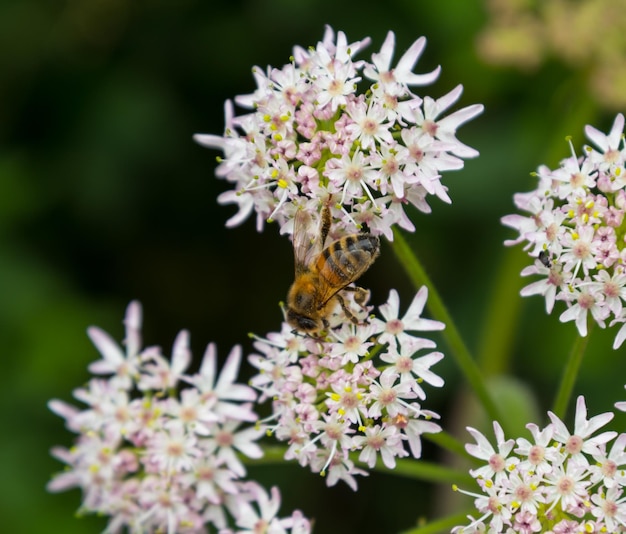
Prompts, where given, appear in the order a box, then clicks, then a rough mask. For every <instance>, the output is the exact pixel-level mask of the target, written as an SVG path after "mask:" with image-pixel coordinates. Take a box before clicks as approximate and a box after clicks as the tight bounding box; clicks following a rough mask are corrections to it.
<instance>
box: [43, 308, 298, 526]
mask: <svg viewBox="0 0 626 534" xmlns="http://www.w3.org/2000/svg"><path fill="white" fill-rule="evenodd" d="M125 324H126V346H127V350H126V357H124V356H123V352H122V351H121V349H120V348H119V347H118V346H117V345H116V344H115V342H114V341H113V340H112V339H111V338H110V336H109V335H108V334H106V333H105V332H103V331H102V330H100V329H98V328H93V327H92V328H90V329H89V335H90V337H91V338H92V340H93V341H94V343H95V345H96V347H97V348H98V349H99V350H100V352H101V354H102V357H103V359H102V360H100V361H98V362H96V363H94V364H92V365H91V366H90V369H91V370H92V371H93V372H97V373H98V374H108V375H110V376H109V377H108V379H101V378H92V379H91V380H90V381H89V382H88V384H87V385H86V386H85V387H83V388H79V389H77V390H76V391H75V392H74V396H75V397H76V398H77V399H78V400H79V401H81V402H82V403H84V404H86V405H87V408H85V409H83V410H80V409H79V408H76V407H74V406H71V405H69V404H66V403H65V402H62V401H59V400H52V401H50V404H49V406H50V409H51V410H52V411H53V412H55V413H57V414H58V415H60V416H61V417H63V418H64V419H65V421H66V425H67V427H68V429H69V430H71V431H72V432H74V433H76V434H78V437H77V439H76V441H75V443H74V445H73V446H72V448H70V449H66V448H62V447H56V448H54V449H53V451H52V453H53V455H54V456H55V457H56V458H58V459H59V460H61V461H62V462H64V463H65V464H67V470H66V471H64V472H63V473H61V474H59V475H57V476H56V477H54V478H53V480H52V481H51V482H50V483H49V484H48V489H49V490H50V491H62V490H66V489H69V488H72V487H78V488H80V489H81V490H82V491H83V503H82V507H81V511H83V512H85V513H97V514H101V515H104V516H107V517H109V519H110V520H109V524H108V527H107V529H106V532H120V531H122V530H123V529H127V530H128V531H129V532H133V533H142V532H157V531H158V532H167V533H168V534H173V533H175V532H189V533H195V532H197V533H202V532H206V529H207V528H208V527H213V528H216V529H220V530H223V529H226V528H228V527H229V526H236V527H239V528H241V529H244V530H245V529H246V528H248V526H249V524H250V521H252V520H253V519H254V518H256V520H257V522H258V521H259V520H261V519H259V518H258V517H257V515H255V514H256V512H255V508H257V507H258V508H259V509H260V510H261V514H262V521H264V522H265V525H266V526H267V527H268V528H270V530H268V532H269V531H272V532H274V531H276V532H292V530H291V529H294V530H293V532H294V533H295V532H298V533H306V532H309V531H310V524H309V522H308V520H306V519H305V518H304V517H302V515H301V514H300V513H299V512H295V513H294V514H293V516H292V517H289V518H286V519H279V518H277V517H275V515H276V512H277V511H278V503H279V496H278V490H277V489H276V488H273V489H272V499H271V501H270V500H268V497H267V494H266V493H265V491H264V490H263V489H262V488H261V487H260V486H259V485H258V484H256V483H255V482H252V481H246V480H244V479H243V477H244V476H245V474H246V470H245V467H244V465H243V463H242V460H241V457H242V456H247V457H249V458H259V457H261V456H262V455H263V451H262V450H261V448H260V447H259V445H258V444H257V443H256V442H257V440H258V439H259V437H261V436H262V435H263V433H264V430H263V429H262V428H256V427H254V426H247V427H244V426H242V425H244V424H246V423H247V422H253V421H256V419H257V416H256V414H255V413H254V411H253V410H252V404H253V402H254V401H255V400H256V393H255V392H254V390H253V389H252V388H250V387H248V386H245V385H242V384H236V383H235V380H236V376H237V373H238V371H239V365H240V362H241V349H240V348H239V347H235V348H234V349H233V350H232V351H231V353H230V355H229V356H228V358H227V360H226V362H225V364H224V367H223V368H222V371H221V373H220V374H219V376H216V375H217V373H216V362H215V358H216V356H215V347H214V346H213V345H209V348H208V349H207V352H206V353H205V356H204V360H203V362H202V365H201V367H200V370H199V372H198V373H196V374H192V375H189V374H186V371H187V368H188V366H189V364H190V361H191V353H190V351H189V346H188V342H189V336H188V334H187V332H185V331H183V332H181V333H180V334H179V335H178V337H177V338H176V341H175V343H174V350H173V356H172V358H171V360H170V359H168V358H166V357H165V356H163V355H162V353H161V350H160V349H159V348H158V347H148V348H144V349H142V348H141V339H140V330H141V307H140V305H139V303H138V302H132V303H131V304H130V305H129V307H128V310H127V314H126V320H125ZM270 503H271V506H269V504H270ZM272 528H274V529H279V530H271V529H272ZM296 529H297V530H296ZM238 531H240V530H238ZM230 532H235V530H231V531H230Z"/></svg>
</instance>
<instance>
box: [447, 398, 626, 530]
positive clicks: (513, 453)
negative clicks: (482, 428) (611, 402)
mask: <svg viewBox="0 0 626 534" xmlns="http://www.w3.org/2000/svg"><path fill="white" fill-rule="evenodd" d="M548 415H549V417H550V420H551V423H550V424H548V425H547V426H546V427H545V428H543V429H540V428H539V427H538V426H537V425H534V424H529V425H527V428H528V430H529V431H530V433H531V435H532V441H529V440H527V439H526V438H518V439H517V440H513V439H508V440H507V439H505V437H504V432H503V431H502V428H501V427H500V425H499V424H498V423H497V422H494V425H493V427H494V431H495V437H496V442H497V443H496V446H495V447H494V446H493V445H491V444H490V443H489V440H488V439H487V438H486V437H485V436H484V435H483V434H481V433H480V432H479V431H478V430H476V429H473V428H468V431H469V432H470V434H472V436H473V438H474V439H475V440H476V444H471V445H470V444H468V445H466V449H467V451H468V452H469V453H470V454H471V455H472V456H474V457H476V458H478V459H479V460H481V461H484V462H485V465H483V466H481V467H479V468H477V469H475V470H470V474H471V475H472V476H473V477H474V478H475V479H476V482H477V483H478V485H479V486H480V489H481V490H482V492H483V493H482V494H474V493H470V492H467V491H462V490H459V489H458V488H456V487H455V489H457V490H458V491H462V492H463V493H465V494H467V495H470V496H473V497H475V501H474V504H475V506H476V509H477V510H478V511H479V513H480V514H481V515H480V517H478V518H474V517H471V516H470V517H469V519H470V521H471V522H470V524H469V525H467V526H459V527H455V528H454V529H453V530H452V532H453V533H455V534H473V533H478V532H490V533H494V534H496V533H499V532H504V533H521V534H532V533H534V532H543V533H546V534H570V533H575V532H614V533H617V532H626V494H625V493H624V489H625V484H626V475H625V473H624V469H625V468H626V451H625V450H624V448H625V447H626V434H620V435H619V436H618V437H617V439H615V441H613V444H612V446H611V448H610V449H608V448H607V444H608V443H609V442H610V441H611V440H613V439H614V438H615V437H616V436H617V433H616V432H612V431H606V432H602V433H600V434H597V435H595V434H596V432H597V431H598V430H599V429H600V428H602V427H603V426H604V425H606V424H607V423H608V422H609V421H610V420H611V419H612V418H613V413H612V412H606V413H603V414H600V415H596V416H594V417H591V418H590V419H587V408H586V405H585V399H584V397H582V396H581V397H579V398H578V402H577V405H576V417H575V426H574V432H573V433H570V432H569V430H568V429H567V427H566V426H565V424H564V423H563V422H562V421H561V420H560V419H559V418H558V417H557V416H556V415H555V414H553V413H551V412H548Z"/></svg>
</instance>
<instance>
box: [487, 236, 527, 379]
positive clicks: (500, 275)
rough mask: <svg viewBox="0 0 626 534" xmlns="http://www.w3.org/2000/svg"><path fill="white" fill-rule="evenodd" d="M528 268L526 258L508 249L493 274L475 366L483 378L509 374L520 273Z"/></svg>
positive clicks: (516, 325) (520, 253)
mask: <svg viewBox="0 0 626 534" xmlns="http://www.w3.org/2000/svg"><path fill="white" fill-rule="evenodd" d="M526 265H528V255H527V254H526V253H523V252H521V251H520V250H518V249H517V248H515V249H512V248H507V249H506V250H505V251H504V253H503V254H502V257H501V260H500V262H499V269H497V270H496V272H495V274H494V275H493V280H494V283H493V287H492V290H491V294H490V296H489V300H488V305H487V307H486V312H485V319H484V321H483V328H482V333H481V336H480V342H479V343H478V351H477V352H476V354H477V358H478V363H479V365H480V368H481V369H482V370H483V372H484V373H485V375H486V376H497V375H502V374H506V373H507V372H509V371H510V360H511V356H512V355H513V352H514V351H513V350H512V347H513V344H514V343H515V338H516V333H517V331H518V329H519V316H520V312H521V309H522V302H523V300H522V299H521V298H520V295H519V291H520V289H522V287H524V283H526V282H525V280H524V279H523V278H522V277H521V276H520V271H521V270H522V269H523V268H524V267H525V266H526Z"/></svg>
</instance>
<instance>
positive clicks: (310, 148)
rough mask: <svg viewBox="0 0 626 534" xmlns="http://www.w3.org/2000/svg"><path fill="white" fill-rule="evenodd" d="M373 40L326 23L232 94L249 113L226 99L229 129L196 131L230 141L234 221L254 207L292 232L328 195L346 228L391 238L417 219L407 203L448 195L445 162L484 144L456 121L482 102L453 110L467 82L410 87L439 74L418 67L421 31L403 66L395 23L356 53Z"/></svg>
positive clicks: (223, 173) (223, 162) (227, 156)
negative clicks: (373, 43) (419, 90)
mask: <svg viewBox="0 0 626 534" xmlns="http://www.w3.org/2000/svg"><path fill="white" fill-rule="evenodd" d="M369 42H370V39H369V38H366V39H363V40H361V41H356V42H354V43H348V41H347V38H346V36H345V35H344V33H343V32H338V33H337V35H336V36H335V33H334V31H333V30H332V29H331V28H330V27H327V29H326V33H325V35H324V38H323V40H322V41H321V42H319V43H317V45H316V46H315V47H314V48H313V47H311V48H309V49H306V50H305V49H303V48H300V47H295V48H294V51H293V56H292V61H291V62H290V63H288V64H287V65H284V66H283V67H281V68H272V67H268V68H267V70H266V71H265V72H264V71H263V70H262V69H260V68H258V67H255V68H254V70H253V74H254V77H255V80H256V83H257V89H256V91H255V92H254V93H252V94H250V95H245V96H238V97H236V98H235V102H236V103H237V104H238V105H240V106H241V107H243V108H247V109H252V110H253V111H252V112H251V113H248V114H245V115H241V116H235V114H234V109H233V104H232V102H230V101H227V102H226V129H225V133H224V135H223V136H217V135H205V134H198V135H196V136H195V139H196V141H197V142H198V143H200V144H202V145H204V146H207V147H211V148H217V149H219V150H221V151H223V153H224V156H223V158H220V159H219V162H220V163H219V166H218V168H217V171H216V174H217V176H218V177H220V178H224V179H225V180H227V181H228V182H231V183H232V184H233V185H234V188H233V189H232V190H230V191H227V192H225V193H223V194H222V195H221V196H220V197H219V199H218V200H219V201H220V202H221V203H234V204H237V205H238V207H239V211H238V212H237V214H236V215H234V216H233V217H232V218H231V219H230V220H229V221H228V222H227V226H235V225H237V224H239V223H241V222H242V221H243V220H245V219H246V218H247V217H248V216H249V215H250V214H251V213H252V212H253V211H255V212H256V214H257V229H258V230H259V231H260V230H262V228H263V225H264V222H265V221H266V220H275V221H277V222H278V223H279V225H280V227H281V232H282V233H290V232H291V226H290V224H289V223H290V221H291V220H292V218H293V216H294V213H295V211H296V209H298V208H304V209H307V210H309V211H312V212H315V211H319V207H320V206H321V204H322V203H323V202H325V201H326V199H327V198H328V197H331V198H332V200H333V204H335V206H336V207H337V209H338V211H339V213H338V214H337V220H336V226H337V228H338V233H339V234H346V233H353V232H354V231H355V229H356V228H357V227H360V226H361V225H362V224H364V223H367V225H368V227H369V228H370V231H371V232H372V233H373V234H375V235H380V234H384V235H385V236H387V237H388V238H389V239H392V238H393V237H392V231H391V227H392V225H394V224H399V225H401V226H402V227H404V228H406V229H409V230H413V229H414V228H413V225H412V224H411V223H410V221H408V219H407V218H406V215H405V214H404V211H403V206H405V205H407V204H413V205H414V206H416V207H417V208H418V209H419V210H421V211H423V212H429V211H430V207H429V205H428V203H427V201H426V199H427V197H428V196H429V195H435V196H437V197H439V198H440V199H441V200H443V201H444V202H450V198H449V197H448V194H447V188H446V187H445V186H444V185H442V184H441V182H440V180H441V173H442V172H445V171H448V170H455V169H461V168H462V167H463V159H464V158H470V157H475V156H477V155H478V153H477V152H476V151H475V150H473V149H471V148H469V147H468V146H466V145H464V144H463V143H461V142H460V141H458V140H457V138H456V130H457V128H458V127H459V126H461V125H462V124H463V123H465V122H467V121H468V120H471V119H472V118H474V117H475V116H476V115H478V114H480V113H481V112H482V109H483V106H482V105H472V106H469V107H466V108H463V109H461V110H458V111H456V112H454V113H452V114H451V115H448V116H447V117H446V116H443V114H444V113H445V112H447V110H448V109H449V108H450V107H451V106H452V105H454V104H455V103H456V102H457V101H458V99H459V98H460V96H461V92H462V87H461V86H458V87H456V88H455V89H453V90H452V91H451V92H450V93H448V94H447V95H445V96H444V97H442V98H440V99H438V100H437V99H433V98H431V97H429V96H424V97H421V96H418V95H417V94H415V93H414V92H413V89H412V88H413V87H416V86H422V85H427V84H430V83H432V82H434V81H435V80H436V78H437V77H438V75H439V70H440V69H439V68H437V69H435V70H434V71H432V72H430V73H428V74H415V73H413V67H414V65H415V63H416V62H417V60H418V59H419V57H420V55H421V53H422V51H423V49H424V46H425V44H426V40H425V39H424V38H423V37H422V38H420V39H418V40H417V41H415V43H413V45H412V46H411V47H409V49H408V50H407V51H406V52H405V53H404V54H403V55H402V57H401V58H400V59H399V61H398V63H397V65H396V66H395V67H393V66H392V57H393V53H394V48H395V36H394V34H393V33H392V32H389V33H388V35H387V38H386V40H385V42H384V43H383V46H382V48H381V49H380V51H379V52H378V53H374V54H372V56H371V61H367V60H355V59H354V58H355V56H356V55H357V54H358V53H359V52H360V51H361V50H362V49H363V48H365V47H366V46H367V45H368V44H369Z"/></svg>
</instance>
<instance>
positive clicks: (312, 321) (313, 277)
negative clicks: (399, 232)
mask: <svg viewBox="0 0 626 534" xmlns="http://www.w3.org/2000/svg"><path fill="white" fill-rule="evenodd" d="M308 217H309V214H308V213H307V212H305V211H304V210H300V211H298V212H297V213H296V217H295V219H294V230H293V249H294V259H295V271H296V272H295V279H294V282H293V284H292V285H291V288H290V289H289V292H288V294H287V310H286V319H287V322H288V323H289V324H290V325H291V326H292V327H293V328H295V329H296V330H299V331H301V332H305V333H308V334H313V333H316V332H319V331H320V330H322V328H327V327H328V320H327V319H328V317H329V316H330V314H331V313H332V311H333V309H334V308H335V306H336V304H337V302H339V304H340V305H341V307H342V309H343V311H344V312H345V314H346V315H347V316H348V318H349V319H350V320H351V321H353V322H356V321H357V320H356V318H355V317H354V315H353V314H352V312H351V311H350V310H349V309H348V307H347V305H346V303H345V300H344V298H343V296H342V293H343V292H344V291H353V292H354V293H355V295H354V300H355V302H356V303H357V304H359V305H361V306H364V305H365V302H366V301H367V298H368V296H369V292H368V291H367V290H365V289H363V288H360V287H354V286H350V284H351V283H352V282H354V281H356V280H357V279H358V278H359V277H360V276H361V275H362V274H363V273H364V272H365V271H367V269H369V267H370V266H371V265H372V263H374V260H375V259H376V258H377V257H378V255H379V254H380V240H379V239H378V237H377V236H373V235H370V234H368V233H364V232H363V233H358V234H351V235H347V236H344V237H342V238H340V239H337V240H336V241H333V242H332V243H330V244H329V245H328V246H327V247H324V245H325V242H326V238H327V237H328V231H329V230H330V224H331V216H330V210H329V208H328V206H327V205H324V206H323V207H322V212H321V216H320V219H321V220H320V228H319V232H318V235H316V236H315V237H314V238H313V239H311V237H310V234H309V232H307V226H308V225H307V218H308Z"/></svg>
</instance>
